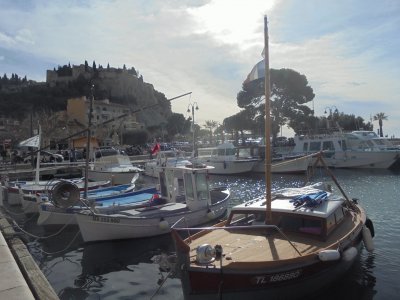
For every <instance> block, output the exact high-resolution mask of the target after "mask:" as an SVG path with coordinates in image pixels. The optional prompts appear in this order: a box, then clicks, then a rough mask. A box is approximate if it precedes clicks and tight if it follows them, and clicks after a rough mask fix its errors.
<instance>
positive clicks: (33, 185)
mask: <svg viewBox="0 0 400 300" xmlns="http://www.w3.org/2000/svg"><path fill="white" fill-rule="evenodd" d="M65 180H67V181H71V182H73V183H75V184H76V185H77V186H78V188H79V189H81V190H84V186H85V181H84V180H83V179H82V178H79V179H65ZM60 181H61V179H53V180H47V181H46V180H41V181H12V182H9V183H8V184H7V185H6V186H7V191H6V192H7V201H8V204H9V205H22V201H23V197H24V195H29V194H36V193H43V192H45V191H47V190H48V189H50V188H51V187H52V186H54V185H55V184H57V183H58V182H60ZM109 185H110V181H107V180H100V181H91V182H89V183H88V187H89V189H95V188H100V187H106V186H109Z"/></svg>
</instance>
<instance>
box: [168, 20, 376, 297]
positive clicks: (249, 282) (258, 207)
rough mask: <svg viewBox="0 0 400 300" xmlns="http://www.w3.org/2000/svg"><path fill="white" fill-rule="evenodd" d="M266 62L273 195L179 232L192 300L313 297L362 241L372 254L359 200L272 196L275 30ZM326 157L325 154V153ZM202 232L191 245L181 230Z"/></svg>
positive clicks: (316, 192) (322, 188)
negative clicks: (271, 55) (219, 219)
mask: <svg viewBox="0 0 400 300" xmlns="http://www.w3.org/2000/svg"><path fill="white" fill-rule="evenodd" d="M264 26H265V49H264V50H265V58H264V61H261V62H260V63H259V64H257V67H258V66H259V65H261V66H263V67H264V72H265V75H264V77H265V82H264V84H265V99H266V102H265V112H266V113H265V134H266V137H267V138H266V164H265V167H266V168H265V169H266V176H265V179H266V195H265V196H261V197H259V198H256V199H253V200H251V201H248V202H245V203H242V204H240V205H237V206H235V207H233V208H232V209H231V211H230V214H229V216H228V219H227V220H226V221H224V222H221V223H218V224H217V225H215V226H212V227H203V228H193V227H192V228H191V227H186V228H172V231H171V233H172V237H173V239H174V241H175V247H176V255H177V260H176V268H175V272H176V275H177V276H178V277H179V278H180V279H181V282H182V288H183V294H184V298H185V299H245V298H249V299H287V298H290V299H294V298H300V297H304V296H308V295H310V294H312V293H314V292H316V291H318V290H320V289H322V288H324V287H325V286H327V285H329V284H330V283H332V282H333V281H335V280H336V279H338V278H340V277H341V276H343V275H344V274H345V273H346V271H347V270H348V269H349V268H350V267H351V266H352V264H353V263H354V261H355V260H356V258H357V256H358V254H359V253H360V249H361V247H362V242H363V241H364V246H365V247H366V248H367V250H369V251H372V250H373V241H372V237H373V232H374V230H373V225H372V221H371V220H369V219H368V218H367V216H366V213H365V211H364V209H363V208H362V207H361V205H360V203H359V201H358V200H356V199H353V200H350V199H349V197H348V196H347V195H346V194H345V192H344V191H343V189H342V188H341V186H340V185H339V183H338V181H337V180H336V178H335V177H334V176H333V174H332V173H331V172H330V170H329V169H328V167H327V165H326V164H325V162H324V160H323V159H322V154H323V153H320V155H319V156H318V157H317V158H316V159H317V161H316V163H318V164H319V163H320V164H321V165H322V166H323V167H324V168H325V169H326V171H327V172H328V174H329V175H331V176H332V177H331V178H332V181H333V182H334V183H335V184H336V187H337V189H338V190H339V191H340V193H341V195H340V196H339V195H334V194H333V193H332V192H331V189H330V188H329V186H328V185H325V184H319V185H313V186H307V187H304V188H301V189H299V188H287V189H284V190H280V191H278V192H276V193H272V191H271V147H270V138H269V137H270V135H271V134H270V133H271V128H270V113H269V112H270V109H269V106H270V102H269V99H270V91H269V87H270V82H269V78H270V76H269V52H268V29H267V28H268V26H267V18H266V17H265V19H264ZM324 154H325V153H324ZM180 230H182V231H185V232H187V231H190V232H192V233H193V231H199V230H200V232H197V233H195V234H193V235H189V237H187V238H186V239H182V237H181V236H180V235H179V234H178V231H180Z"/></svg>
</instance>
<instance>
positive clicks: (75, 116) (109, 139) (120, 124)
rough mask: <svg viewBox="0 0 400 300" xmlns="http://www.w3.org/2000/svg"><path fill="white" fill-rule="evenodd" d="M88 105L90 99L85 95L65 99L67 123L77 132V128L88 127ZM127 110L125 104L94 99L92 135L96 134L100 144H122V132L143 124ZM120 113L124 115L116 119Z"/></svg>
mask: <svg viewBox="0 0 400 300" xmlns="http://www.w3.org/2000/svg"><path fill="white" fill-rule="evenodd" d="M89 107H90V100H89V99H87V98H86V97H79V98H71V99H68V101H67V118H68V124H69V126H73V127H75V129H77V130H76V131H77V132H78V131H79V128H80V129H84V128H86V127H88V124H89ZM129 112H130V109H129V107H128V106H126V105H122V104H118V103H113V102H110V101H109V100H108V99H104V100H94V101H93V113H92V128H93V129H92V132H91V134H92V136H96V137H97V138H98V139H99V140H100V141H101V144H102V145H110V144H123V141H122V136H123V133H124V132H126V131H131V130H136V129H142V128H143V125H141V124H139V123H138V122H137V120H136V116H135V115H134V114H129ZM122 115H124V117H123V118H119V119H118V117H120V116H122ZM114 119H115V120H114ZM112 120H114V121H112ZM70 129H72V128H70ZM70 131H71V130H70Z"/></svg>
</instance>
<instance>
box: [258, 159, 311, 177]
mask: <svg viewBox="0 0 400 300" xmlns="http://www.w3.org/2000/svg"><path fill="white" fill-rule="evenodd" d="M311 161H312V159H311V157H309V158H296V159H291V160H283V161H279V162H273V163H272V166H271V172H272V173H305V172H307V170H308V167H309V166H310V163H311ZM253 172H256V173H265V161H264V160H259V161H257V162H256V164H255V165H254V167H253Z"/></svg>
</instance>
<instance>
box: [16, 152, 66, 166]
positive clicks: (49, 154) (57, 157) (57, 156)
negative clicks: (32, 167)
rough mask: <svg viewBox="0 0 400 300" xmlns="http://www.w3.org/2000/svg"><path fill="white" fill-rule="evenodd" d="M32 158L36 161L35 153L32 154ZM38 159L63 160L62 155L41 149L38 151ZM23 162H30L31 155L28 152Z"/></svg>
mask: <svg viewBox="0 0 400 300" xmlns="http://www.w3.org/2000/svg"><path fill="white" fill-rule="evenodd" d="M33 159H34V162H35V163H36V153H34V154H33ZM40 161H41V162H42V163H47V162H50V163H52V162H63V161H64V157H63V156H62V155H61V154H57V153H52V152H49V151H45V150H42V151H40ZM24 162H25V163H31V155H29V154H28V156H27V157H25V158H24Z"/></svg>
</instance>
